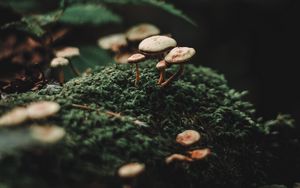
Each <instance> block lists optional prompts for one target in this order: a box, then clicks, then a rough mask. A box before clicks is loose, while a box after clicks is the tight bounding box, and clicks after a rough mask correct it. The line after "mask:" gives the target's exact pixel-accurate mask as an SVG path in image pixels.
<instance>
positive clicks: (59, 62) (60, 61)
mask: <svg viewBox="0 0 300 188" xmlns="http://www.w3.org/2000/svg"><path fill="white" fill-rule="evenodd" d="M68 64H69V60H68V59H66V58H64V57H56V58H54V59H52V61H51V63H50V67H51V68H54V69H57V71H58V72H57V73H58V80H59V83H60V84H63V83H64V80H65V76H64V70H63V68H62V67H63V66H67V65H68Z"/></svg>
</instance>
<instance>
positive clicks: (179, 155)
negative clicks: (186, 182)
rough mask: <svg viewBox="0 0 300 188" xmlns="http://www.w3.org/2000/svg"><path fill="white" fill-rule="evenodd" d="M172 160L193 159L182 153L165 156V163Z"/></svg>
mask: <svg viewBox="0 0 300 188" xmlns="http://www.w3.org/2000/svg"><path fill="white" fill-rule="evenodd" d="M173 161H187V162H191V161H193V160H192V159H191V158H189V157H187V156H185V155H182V154H172V155H171V156H169V157H167V158H166V163H167V164H169V163H172V162H173Z"/></svg>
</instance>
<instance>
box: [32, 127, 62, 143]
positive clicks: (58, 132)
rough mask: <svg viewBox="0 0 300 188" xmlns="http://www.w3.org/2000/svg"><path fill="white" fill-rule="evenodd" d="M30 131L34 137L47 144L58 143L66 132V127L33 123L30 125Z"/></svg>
mask: <svg viewBox="0 0 300 188" xmlns="http://www.w3.org/2000/svg"><path fill="white" fill-rule="evenodd" d="M30 132H31V135H32V137H33V139H35V140H37V141H39V142H42V143H45V144H53V143H56V142H58V141H59V140H61V139H62V138H63V137H64V136H65V134H66V131H65V129H63V128H62V127H58V126H56V125H46V126H45V125H44V126H39V125H32V126H31V127H30Z"/></svg>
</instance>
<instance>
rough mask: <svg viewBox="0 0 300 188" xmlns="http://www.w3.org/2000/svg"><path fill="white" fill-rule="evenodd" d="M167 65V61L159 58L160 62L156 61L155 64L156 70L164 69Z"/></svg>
mask: <svg viewBox="0 0 300 188" xmlns="http://www.w3.org/2000/svg"><path fill="white" fill-rule="evenodd" d="M167 67H168V64H167V62H166V61H165V60H161V61H160V62H158V63H157V64H156V68H157V69H158V70H164V69H166V68H167Z"/></svg>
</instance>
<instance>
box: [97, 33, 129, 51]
mask: <svg viewBox="0 0 300 188" xmlns="http://www.w3.org/2000/svg"><path fill="white" fill-rule="evenodd" d="M98 45H99V46H100V47H101V48H102V49H104V50H112V51H113V52H120V50H121V48H122V47H124V46H127V40H126V36H125V34H123V33H116V34H112V35H108V36H105V37H102V38H100V39H99V40H98Z"/></svg>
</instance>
